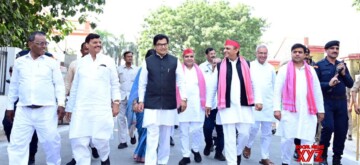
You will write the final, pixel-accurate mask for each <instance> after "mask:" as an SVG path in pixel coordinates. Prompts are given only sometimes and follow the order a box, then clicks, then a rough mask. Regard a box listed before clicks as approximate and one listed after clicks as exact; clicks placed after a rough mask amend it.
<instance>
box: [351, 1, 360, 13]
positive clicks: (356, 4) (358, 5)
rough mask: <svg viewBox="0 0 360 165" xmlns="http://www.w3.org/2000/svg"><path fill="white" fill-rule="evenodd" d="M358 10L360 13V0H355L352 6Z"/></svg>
mask: <svg viewBox="0 0 360 165" xmlns="http://www.w3.org/2000/svg"><path fill="white" fill-rule="evenodd" d="M352 5H353V6H354V7H355V8H356V10H358V11H360V0H353V4H352Z"/></svg>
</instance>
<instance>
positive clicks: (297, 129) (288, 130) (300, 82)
mask: <svg viewBox="0 0 360 165" xmlns="http://www.w3.org/2000/svg"><path fill="white" fill-rule="evenodd" d="M310 69H311V74H312V76H313V88H314V94H315V103H316V107H317V110H318V112H319V113H324V103H323V96H322V93H321V87H320V82H319V79H318V77H317V75H316V73H315V70H314V69H313V68H312V67H311V68H310ZM295 70H296V71H295V74H296V87H295V90H296V102H295V104H296V111H297V112H296V113H293V112H290V111H288V110H283V109H282V105H281V104H282V103H281V102H282V101H281V100H282V98H281V95H282V89H283V86H284V83H285V79H286V72H287V65H284V66H282V67H281V68H280V69H279V72H278V75H277V77H276V83H275V91H274V110H275V111H276V110H281V120H280V123H279V127H278V131H277V134H278V135H280V136H282V137H284V138H287V139H288V138H298V139H305V140H308V141H312V142H313V141H314V137H315V130H316V123H317V116H316V115H310V114H309V111H308V105H307V101H306V95H307V84H306V76H305V67H304V66H303V67H301V68H300V69H297V68H295Z"/></svg>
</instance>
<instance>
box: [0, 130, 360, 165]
mask: <svg viewBox="0 0 360 165" xmlns="http://www.w3.org/2000/svg"><path fill="white" fill-rule="evenodd" d="M68 129H69V127H68V126H60V127H59V132H60V135H61V138H62V148H61V156H62V164H63V165H65V164H66V163H67V162H68V161H70V160H71V148H70V141H69V139H68ZM114 133H115V134H114V139H112V140H111V142H110V143H111V155H110V161H111V163H112V164H113V165H133V164H139V163H135V162H134V161H133V159H132V153H133V151H134V149H135V147H136V146H135V145H131V144H130V143H128V145H129V147H128V148H126V149H122V150H119V149H117V145H118V139H117V136H116V130H115V132H114ZM174 140H175V146H174V147H172V148H171V155H170V160H169V163H168V164H169V165H177V164H178V162H179V161H180V159H181V158H182V156H181V149H180V141H179V131H178V130H175V135H174ZM259 144H260V140H259V137H257V138H256V141H255V143H254V147H253V149H252V155H251V158H250V159H248V160H244V159H243V161H242V165H258V164H259V163H258V161H259V160H260V159H261V156H260V147H259ZM6 147H7V142H6V141H5V139H4V137H1V138H0V164H1V165H6V164H8V155H7V151H6ZM201 148H202V149H203V147H201ZM201 155H202V158H203V161H202V162H201V163H195V162H194V160H193V157H191V160H192V163H191V164H199V165H226V162H220V161H218V160H215V159H213V157H214V152H212V153H211V154H210V156H203V154H202V151H201ZM347 157H349V156H347ZM270 158H271V160H272V161H273V162H274V163H275V164H281V156H280V137H278V136H273V139H272V143H271V146H270ZM351 159H352V158H346V157H345V158H344V159H343V162H342V163H343V165H356V164H360V163H359V162H355V161H354V159H352V160H351ZM91 164H92V165H99V164H100V160H98V159H93V160H92V163H91ZM292 164H299V163H296V162H293V163H292ZM36 165H45V154H44V152H43V149H42V147H41V145H40V146H39V151H38V154H37V155H36Z"/></svg>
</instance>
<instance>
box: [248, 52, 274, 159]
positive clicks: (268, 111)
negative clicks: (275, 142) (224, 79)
mask: <svg viewBox="0 0 360 165" xmlns="http://www.w3.org/2000/svg"><path fill="white" fill-rule="evenodd" d="M267 57H268V49H267V47H266V46H265V45H259V46H257V48H256V59H255V60H254V61H252V62H251V68H250V71H251V76H252V77H251V78H252V79H253V81H254V83H257V85H256V86H257V87H259V90H260V91H261V100H262V102H263V109H262V110H261V111H254V117H255V124H253V125H252V126H251V129H250V136H249V140H248V142H247V144H246V146H245V149H244V152H243V156H244V157H245V158H247V159H249V158H250V155H251V147H252V145H253V143H254V140H255V138H256V135H257V132H258V131H259V129H260V127H261V158H262V159H261V160H260V164H263V165H272V164H274V163H273V162H271V160H270V159H269V156H270V154H269V147H270V143H271V136H272V133H271V128H272V123H273V122H274V120H275V118H274V115H273V98H274V86H275V77H276V74H275V69H274V67H273V66H272V65H271V64H269V63H268V62H267V61H266V60H267Z"/></svg>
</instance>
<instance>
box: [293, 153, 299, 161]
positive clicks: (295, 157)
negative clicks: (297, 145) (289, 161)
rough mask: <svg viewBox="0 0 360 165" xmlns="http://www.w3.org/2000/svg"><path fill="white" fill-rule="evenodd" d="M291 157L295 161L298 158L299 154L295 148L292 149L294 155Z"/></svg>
mask: <svg viewBox="0 0 360 165" xmlns="http://www.w3.org/2000/svg"><path fill="white" fill-rule="evenodd" d="M293 158H294V159H295V161H297V160H298V159H299V155H298V152H297V150H295V151H294V156H293Z"/></svg>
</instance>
